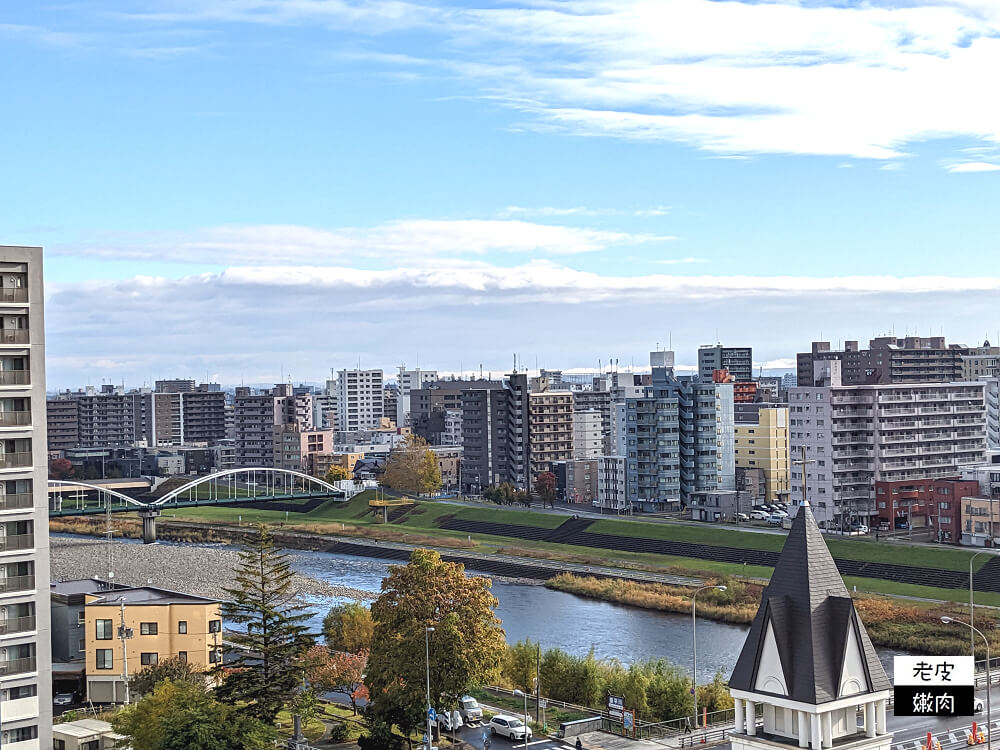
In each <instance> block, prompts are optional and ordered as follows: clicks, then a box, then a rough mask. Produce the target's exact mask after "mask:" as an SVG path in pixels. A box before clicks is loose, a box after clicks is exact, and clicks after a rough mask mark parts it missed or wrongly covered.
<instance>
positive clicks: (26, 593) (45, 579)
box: [0, 247, 52, 750]
mask: <svg viewBox="0 0 1000 750" xmlns="http://www.w3.org/2000/svg"><path fill="white" fill-rule="evenodd" d="M44 299H45V297H44V294H43V290H42V250H41V248H36V247H0V433H3V435H2V436H0V516H2V518H0V532H2V533H0V598H2V599H3V601H2V603H0V608H2V611H3V613H4V617H3V628H0V722H2V727H0V730H2V732H3V743H2V744H3V746H4V747H5V748H6V747H12V748H23V750H39V749H43V750H47V749H48V748H50V747H52V646H51V636H50V603H49V591H48V588H49V534H48V525H49V519H48V453H47V450H46V448H47V446H46V417H45V320H44V313H43V310H44Z"/></svg>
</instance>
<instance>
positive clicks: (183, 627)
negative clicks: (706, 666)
mask: <svg viewBox="0 0 1000 750" xmlns="http://www.w3.org/2000/svg"><path fill="white" fill-rule="evenodd" d="M177 632H178V633H180V634H181V635H187V632H188V624H187V620H179V621H178V622H177ZM692 700H693V699H692Z"/></svg>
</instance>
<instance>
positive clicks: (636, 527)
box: [589, 521, 988, 570]
mask: <svg viewBox="0 0 1000 750" xmlns="http://www.w3.org/2000/svg"><path fill="white" fill-rule="evenodd" d="M589 530H590V531H593V532H596V533H602V534H613V535H615V536H624V537H639V538H643V539H662V540H665V541H678V542H693V543H696V544H709V545H713V546H717V547H737V548H740V549H759V550H766V551H769V552H780V551H781V548H782V547H783V546H784V544H785V537H784V535H783V534H763V533H756V532H751V531H737V530H735V529H727V528H718V527H715V526H708V525H706V526H704V527H702V526H692V525H690V524H669V523H647V522H643V521H597V522H595V523H594V524H593V525H592V526H591V527H590V529H589ZM827 544H828V545H829V547H830V551H831V552H832V553H833V556H834V557H838V558H842V559H845V560H858V561H861V562H884V563H895V564H897V565H913V566H916V567H925V568H935V569H938V570H968V569H969V559H970V558H971V557H972V553H971V552H966V551H964V550H961V549H953V548H949V547H924V546H919V545H908V544H905V543H900V542H891V543H888V542H886V543H882V544H877V543H875V542H874V541H860V540H858V541H854V540H847V539H835V538H827ZM987 560H988V558H987V557H985V556H983V557H981V558H980V559H978V560H976V561H975V563H974V565H975V567H976V569H978V568H979V567H981V566H983V565H985V564H986V562H987Z"/></svg>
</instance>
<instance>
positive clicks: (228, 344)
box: [46, 260, 1000, 387]
mask: <svg viewBox="0 0 1000 750" xmlns="http://www.w3.org/2000/svg"><path fill="white" fill-rule="evenodd" d="M998 292H1000V278H996V277H986V278H949V277H916V278H905V277H891V276H856V277H841V278H823V277H795V276H772V277H753V276H720V277H714V276H674V275H669V274H654V275H649V276H611V275H601V274H596V273H589V272H582V271H578V270H574V269H571V268H567V267H565V266H563V265H560V264H557V263H553V262H549V261H534V262H529V263H525V264H523V265H519V266H515V267H512V268H501V267H496V266H491V265H489V264H486V263H483V262H478V263H468V262H462V261H458V260H454V261H453V262H452V263H449V264H442V265H440V267H434V268H431V267H409V266H408V267H403V268H396V269H392V270H373V271H363V270H358V269H352V268H344V267H329V266H311V267H288V266H256V267H234V268H229V269H226V270H225V271H223V272H220V273H207V274H200V275H196V276H190V277H186V278H182V279H165V278H155V277H142V278H134V279H126V280H122V281H101V282H86V283H49V284H48V285H47V307H46V334H47V344H48V353H49V362H48V365H49V381H50V384H51V385H52V387H66V386H70V385H81V384H85V383H86V382H88V381H89V382H91V383H99V382H101V380H102V379H104V378H107V379H109V380H113V381H115V382H119V381H121V380H122V379H123V378H124V379H125V380H126V381H127V382H129V383H133V384H135V383H142V382H145V381H148V380H149V379H150V378H155V377H168V376H173V375H187V376H193V377H203V375H204V373H205V372H206V371H210V372H212V373H218V377H219V378H220V379H221V380H222V381H223V382H226V383H238V382H240V380H241V379H243V378H245V379H246V380H248V381H251V382H260V381H267V380H268V379H277V378H278V377H279V374H280V372H281V371H282V370H283V371H284V372H285V373H286V374H287V373H290V374H291V376H292V377H293V378H295V379H305V380H319V379H321V378H322V377H323V375H324V374H325V373H326V372H328V371H329V368H330V367H333V366H344V365H346V364H349V363H353V362H356V361H357V359H358V357H360V358H361V359H362V361H363V362H364V363H368V364H370V365H371V366H384V367H391V366H393V365H394V364H396V363H398V362H399V361H401V360H405V361H410V360H411V359H412V358H413V357H415V356H417V355H418V354H419V357H420V361H421V363H422V364H423V363H427V365H428V366H429V367H437V368H438V369H441V370H454V371H458V370H460V369H463V368H464V369H466V370H468V369H471V368H475V367H478V365H479V363H483V364H484V366H485V368H486V369H492V370H493V371H497V370H500V369H502V368H504V367H507V366H508V363H509V362H510V354H511V353H512V352H518V353H519V354H521V355H522V356H523V357H524V358H525V360H526V361H528V360H529V359H533V357H534V355H535V354H536V353H537V354H538V355H539V356H540V358H541V360H540V361H542V363H543V366H546V367H566V368H569V367H574V366H591V365H592V363H593V362H595V361H596V360H597V359H598V358H600V359H603V360H604V361H607V359H608V358H609V357H612V356H615V357H620V360H621V362H622V363H627V362H629V361H630V360H631V359H632V358H634V359H635V361H636V362H637V363H638V364H640V365H642V364H644V363H645V362H646V358H645V353H646V352H648V351H649V349H650V348H651V346H652V345H653V344H654V343H655V342H656V341H660V342H663V341H664V340H665V338H666V333H667V332H666V331H665V330H664V321H674V322H673V323H672V324H671V325H670V328H671V332H672V337H673V348H674V349H675V350H676V351H677V352H678V361H681V362H683V361H692V359H693V353H694V351H695V350H696V349H697V346H698V345H699V344H703V343H705V341H714V340H715V339H716V326H717V325H718V321H720V320H724V321H725V330H724V331H722V332H721V335H722V336H723V339H724V340H729V341H740V342H747V343H750V344H752V345H753V346H754V352H755V354H756V358H757V359H758V360H759V361H764V362H767V363H772V362H774V361H775V360H781V359H787V358H789V357H791V356H792V354H793V353H794V352H796V351H801V350H803V347H805V346H808V342H809V341H810V340H812V338H815V336H816V333H817V331H816V330H815V329H816V327H817V321H823V320H833V319H836V320H837V321H838V325H839V326H840V328H841V330H851V331H858V332H861V331H865V332H867V331H868V330H869V329H870V328H877V329H883V330H884V329H887V328H890V327H892V325H893V324H894V323H895V324H899V325H902V324H903V323H904V322H905V324H906V325H909V326H911V327H912V326H923V327H930V326H931V325H933V326H934V327H935V329H937V328H938V327H940V326H945V327H946V330H948V331H949V332H951V333H952V336H951V337H952V338H957V339H959V340H961V338H962V337H963V335H964V334H963V332H966V331H977V332H978V331H980V329H981V328H982V320H983V319H985V318H986V317H987V316H988V315H990V314H992V311H993V310H994V308H995V300H996V298H997V294H998ZM956 294H961V296H962V300H963V304H962V305H958V306H956V305H950V304H947V302H948V301H949V300H953V299H954V298H955V295H956ZM734 305H737V306H738V307H739V308H740V309H742V310H746V311H747V314H746V315H738V316H734V315H732V311H733V309H734ZM693 310H697V313H698V314H697V315H692V311H693ZM890 316H891V317H890ZM762 330H766V331H768V334H767V336H761V333H760V332H761V331H762ZM871 333H872V334H875V333H877V331H875V330H872V331H871ZM979 335H980V334H978V333H977V334H976V338H978V336H979Z"/></svg>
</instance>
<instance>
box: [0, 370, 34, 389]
mask: <svg viewBox="0 0 1000 750" xmlns="http://www.w3.org/2000/svg"><path fill="white" fill-rule="evenodd" d="M0 385H31V372H30V371H29V370H0Z"/></svg>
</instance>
